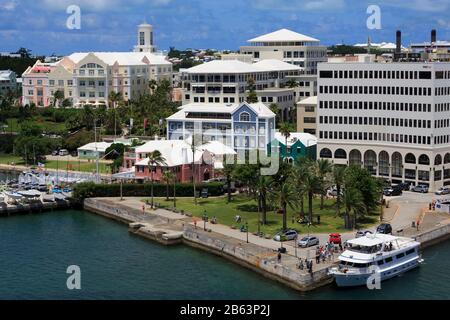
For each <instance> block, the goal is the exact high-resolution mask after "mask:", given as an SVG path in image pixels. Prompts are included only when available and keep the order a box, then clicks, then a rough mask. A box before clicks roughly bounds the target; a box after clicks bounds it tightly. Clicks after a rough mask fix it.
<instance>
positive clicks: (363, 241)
mask: <svg viewBox="0 0 450 320" xmlns="http://www.w3.org/2000/svg"><path fill="white" fill-rule="evenodd" d="M402 239H403V240H404V238H401V237H395V236H391V235H389V234H381V233H377V234H374V235H367V236H364V237H360V238H356V239H353V240H349V241H347V243H349V244H352V245H359V246H363V247H373V246H376V245H378V244H383V243H386V242H394V241H396V240H402Z"/></svg>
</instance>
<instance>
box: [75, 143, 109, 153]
mask: <svg viewBox="0 0 450 320" xmlns="http://www.w3.org/2000/svg"><path fill="white" fill-rule="evenodd" d="M111 145H112V143H109V142H97V143H95V142H92V143H88V144H86V145H84V146H82V147H79V148H78V150H82V151H98V152H103V153H104V152H105V151H106V149H108V148H109V147H111Z"/></svg>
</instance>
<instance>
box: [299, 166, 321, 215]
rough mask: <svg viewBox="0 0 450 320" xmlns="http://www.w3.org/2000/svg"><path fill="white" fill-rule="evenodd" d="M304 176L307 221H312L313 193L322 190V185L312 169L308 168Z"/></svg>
mask: <svg viewBox="0 0 450 320" xmlns="http://www.w3.org/2000/svg"><path fill="white" fill-rule="evenodd" d="M303 178H304V190H305V193H306V194H307V195H308V216H309V221H310V222H311V223H312V221H313V199H314V194H315V193H317V192H321V191H322V185H321V183H320V179H319V178H318V177H317V175H316V173H315V172H314V170H310V171H309V172H307V173H306V174H305V176H304V177H303Z"/></svg>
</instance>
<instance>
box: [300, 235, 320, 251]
mask: <svg viewBox="0 0 450 320" xmlns="http://www.w3.org/2000/svg"><path fill="white" fill-rule="evenodd" d="M318 244H319V239H318V238H317V237H313V236H308V237H304V238H303V239H301V240H299V241H298V246H299V247H302V248H308V247H312V246H317V245H318Z"/></svg>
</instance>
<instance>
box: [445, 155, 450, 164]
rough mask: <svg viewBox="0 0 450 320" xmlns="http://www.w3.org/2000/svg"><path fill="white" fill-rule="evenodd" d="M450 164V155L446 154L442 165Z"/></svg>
mask: <svg viewBox="0 0 450 320" xmlns="http://www.w3.org/2000/svg"><path fill="white" fill-rule="evenodd" d="M448 163H450V153H446V154H445V157H444V164H448Z"/></svg>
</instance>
